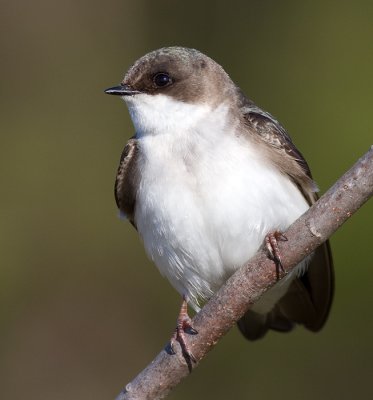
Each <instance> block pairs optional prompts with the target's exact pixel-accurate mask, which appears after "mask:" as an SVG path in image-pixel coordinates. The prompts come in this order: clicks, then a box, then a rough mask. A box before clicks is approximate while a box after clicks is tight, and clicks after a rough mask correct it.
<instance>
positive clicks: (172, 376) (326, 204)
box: [117, 146, 373, 400]
mask: <svg viewBox="0 0 373 400" xmlns="http://www.w3.org/2000/svg"><path fill="white" fill-rule="evenodd" d="M372 193H373V146H372V147H371V149H370V150H369V151H368V152H367V153H366V154H365V155H364V156H363V157H362V158H361V159H360V160H359V161H358V162H357V163H356V164H355V165H354V166H353V167H352V168H351V169H350V170H349V171H347V172H346V173H345V174H344V175H343V176H342V177H341V178H340V179H339V180H338V181H337V182H336V183H335V184H334V185H333V186H332V187H331V188H330V189H329V190H328V191H327V192H326V193H325V194H324V195H323V196H322V197H321V198H320V199H319V200H318V201H317V203H315V204H314V205H313V206H312V207H311V208H310V209H309V210H308V211H307V212H306V213H305V214H303V215H302V216H301V217H300V218H299V219H298V220H297V221H295V222H294V223H293V224H292V225H291V226H290V227H289V228H288V230H287V231H286V232H284V233H285V235H286V237H287V238H288V241H286V242H283V241H280V242H279V248H280V251H281V254H282V263H283V266H284V269H285V273H286V274H287V273H289V272H290V271H291V270H292V269H293V268H294V267H295V266H296V265H297V264H298V263H299V262H300V261H301V260H303V259H304V258H305V257H306V256H307V255H309V254H310V253H312V252H313V251H314V250H315V249H316V248H317V247H318V246H319V245H320V244H321V243H323V242H325V241H326V240H327V239H328V238H329V237H330V236H331V235H332V234H333V233H334V232H335V231H336V230H337V229H338V228H339V227H340V226H341V225H342V224H343V223H344V222H345V221H347V219H349V218H350V217H351V215H353V214H354V213H355V212H356V211H357V210H358V209H359V208H360V207H361V206H362V205H363V204H364V203H365V202H366V201H367V200H368V199H369V198H370V197H371V196H372ZM281 275H282V276H281V278H283V275H284V274H281ZM277 281H278V276H277V274H276V268H274V264H273V261H271V260H270V259H269V258H268V255H267V251H266V250H264V249H261V250H259V251H258V253H257V254H256V255H255V256H254V257H253V258H252V259H251V260H249V261H248V262H247V263H246V264H245V265H244V266H243V267H242V268H240V269H239V270H238V271H237V272H236V273H235V274H233V275H232V276H231V277H230V278H229V279H228V281H227V282H226V283H225V284H224V285H223V286H222V287H221V289H220V290H219V291H218V292H217V293H216V294H215V295H214V296H213V297H212V298H211V300H210V301H209V302H208V303H207V304H206V305H205V307H204V308H203V309H202V310H201V311H200V312H199V313H198V314H197V315H196V316H195V317H194V318H193V327H194V328H195V329H196V330H197V331H198V334H197V335H190V336H189V337H188V339H189V343H190V346H191V349H192V353H193V355H194V356H195V358H196V363H193V364H189V368H190V367H192V368H193V369H194V368H196V367H197V366H198V364H199V362H200V360H201V359H202V358H203V357H204V356H205V355H206V353H207V352H208V351H210V350H211V348H212V347H213V346H214V345H215V344H216V343H217V342H218V341H219V339H220V338H221V337H222V336H223V335H225V334H226V333H227V332H228V330H229V329H230V328H231V327H232V325H234V324H235V322H236V321H238V320H239V319H240V318H241V317H242V316H243V314H244V313H245V312H246V311H247V310H248V309H249V308H250V306H251V305H252V304H254V303H255V302H256V301H258V299H259V297H260V296H261V295H262V294H263V293H264V292H266V291H267V290H268V289H269V288H270V287H272V286H273V285H274V284H275V283H276V282H277ZM175 350H176V354H175V355H171V354H169V352H167V350H166V349H164V350H162V351H161V352H160V353H159V354H158V356H157V357H156V358H155V359H154V360H153V361H152V362H151V363H150V364H149V365H148V366H147V367H146V368H145V369H144V370H143V371H142V372H140V373H139V375H137V377H135V378H134V379H133V380H132V382H130V383H128V384H127V386H126V387H125V389H124V390H123V391H122V392H121V393H120V394H119V396H118V397H117V400H135V399H136V400H140V399H141V400H144V399H152V400H155V399H161V398H164V397H165V396H166V395H167V394H168V393H169V392H170V391H171V389H172V388H174V387H175V386H176V385H177V384H178V383H179V382H180V381H181V380H182V379H183V378H185V377H186V376H188V375H189V369H188V364H187V363H186V361H185V358H184V357H183V355H182V352H181V350H180V349H179V348H178V349H175Z"/></svg>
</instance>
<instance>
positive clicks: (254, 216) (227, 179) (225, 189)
mask: <svg viewBox="0 0 373 400" xmlns="http://www.w3.org/2000/svg"><path fill="white" fill-rule="evenodd" d="M153 97H154V96H153ZM152 101H153V100H152ZM161 101H162V102H163V103H164V102H165V101H166V102H168V103H169V104H167V108H166V109H167V110H168V112H169V113H171V114H172V113H173V111H174V114H172V115H173V116H174V117H172V116H171V117H170V118H164V119H162V118H159V117H158V122H157V119H156V118H154V117H152V116H151V115H149V114H148V115H144V113H143V112H142V108H143V102H140V105H139V104H138V103H134V102H132V103H131V104H130V112H131V116H132V118H133V120H134V123H135V127H136V128H137V137H138V139H139V146H140V165H141V166H142V167H141V168H142V169H141V183H140V188H139V191H138V195H137V203H136V213H135V222H136V225H137V228H138V231H139V233H140V235H141V237H142V239H143V242H144V246H145V249H146V251H147V253H148V255H149V256H150V258H151V259H152V260H153V261H154V262H155V264H156V265H157V267H158V268H159V269H160V271H161V272H162V274H164V275H165V276H167V278H168V279H169V280H170V282H171V284H172V285H173V286H174V287H175V288H176V289H177V290H178V291H179V292H180V293H181V294H183V295H187V296H188V298H189V300H190V302H191V304H192V306H193V307H194V308H196V309H198V301H199V300H200V299H207V298H209V297H210V296H211V295H212V293H213V292H215V291H216V290H217V289H218V288H219V287H220V286H221V284H222V283H223V282H224V281H225V280H226V279H227V278H228V277H229V275H231V274H232V272H234V271H235V270H236V269H237V268H238V267H240V266H241V265H242V264H243V263H244V262H246V261H247V260H248V259H249V258H250V257H252V256H253V255H254V253H255V252H256V251H257V250H258V248H259V247H260V246H261V245H262V243H263V239H264V237H265V235H266V234H267V233H268V232H271V231H274V230H276V229H279V230H284V229H285V228H286V227H288V226H289V225H290V224H291V223H292V222H293V221H294V220H295V219H297V218H298V217H299V216H300V215H301V214H302V213H303V212H304V211H305V210H306V209H307V208H308V205H307V203H306V201H305V200H304V198H303V196H302V195H301V193H300V192H299V190H298V189H297V188H296V186H295V185H294V184H293V183H292V182H291V181H290V180H289V179H288V178H287V177H286V176H284V175H282V174H280V173H279V172H278V171H277V170H276V169H275V168H274V167H273V166H272V165H270V164H269V163H267V162H266V160H265V159H264V157H262V155H261V154H258V152H257V151H256V149H255V148H254V146H253V145H252V144H251V143H250V142H249V141H248V140H247V139H245V138H239V137H238V136H237V135H235V133H236V132H235V130H236V129H237V125H235V124H233V125H232V122H231V121H229V119H228V118H227V117H228V115H227V112H228V109H227V107H225V106H224V105H223V106H220V107H218V108H216V109H215V110H212V109H211V108H208V107H207V106H204V107H197V108H196V106H193V105H188V104H185V103H180V102H172V100H171V99H168V98H167V99H166V100H165V99H164V98H162V99H161ZM153 102H154V101H153ZM163 105H164V104H163ZM163 105H162V107H163ZM153 106H154V104H153ZM131 108H132V110H131ZM162 109H163V108H162ZM145 114H146V113H145ZM175 115H176V116H175ZM164 121H167V123H164ZM228 124H230V125H228ZM139 128H140V129H139ZM282 286H283V287H284V285H282ZM286 286H287V284H286ZM285 289H286V288H285ZM285 289H284V288H282V289H280V287H279V288H278V289H277V291H280V292H281V293H282V292H283V291H284V290H285ZM273 290H274V289H272V291H273ZM282 294H283V293H282ZM276 296H277V297H279V296H280V294H278V295H276ZM276 296H275V297H276ZM272 297H273V296H272ZM272 305H273V300H268V298H267V300H266V299H265V298H264V299H263V302H262V305H260V304H259V306H258V307H259V308H258V309H259V310H260V311H263V312H265V311H268V310H267V309H270V308H271V307H272Z"/></svg>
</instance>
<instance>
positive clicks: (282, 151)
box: [241, 100, 317, 205]
mask: <svg viewBox="0 0 373 400" xmlns="http://www.w3.org/2000/svg"><path fill="white" fill-rule="evenodd" d="M241 110H242V114H243V117H244V121H245V125H246V127H247V130H246V132H247V133H248V134H249V135H250V136H251V137H252V139H254V140H256V141H257V142H259V143H260V144H262V146H263V147H264V149H266V150H267V151H268V152H270V156H269V158H270V159H271V161H272V162H273V163H274V164H275V165H276V167H278V168H279V169H280V170H281V172H282V173H284V174H286V175H288V176H289V177H290V178H291V179H292V180H293V181H294V183H295V184H296V185H297V186H298V188H299V190H300V191H301V192H302V194H303V196H304V197H305V198H306V200H307V202H308V203H309V204H310V205H311V204H313V203H314V202H315V201H316V199H317V197H316V195H315V193H316V191H317V186H316V184H315V183H314V181H313V179H312V175H311V171H310V168H309V166H308V164H307V162H306V160H305V159H304V157H303V156H302V154H301V152H300V151H299V150H298V149H297V148H296V147H295V145H294V143H293V142H292V140H291V138H290V136H289V135H288V133H287V132H286V130H285V129H284V128H283V127H282V125H281V124H280V123H279V122H278V121H277V120H276V119H275V118H274V117H273V116H272V115H271V114H269V113H267V112H266V111H263V110H262V109H261V108H259V107H258V106H256V105H255V104H253V103H252V102H250V101H249V100H248V101H247V103H246V104H245V105H244V106H243V107H242V108H241Z"/></svg>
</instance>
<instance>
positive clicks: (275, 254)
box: [265, 231, 288, 275]
mask: <svg viewBox="0 0 373 400" xmlns="http://www.w3.org/2000/svg"><path fill="white" fill-rule="evenodd" d="M280 240H281V241H283V242H286V241H287V240H288V238H287V237H286V236H285V235H284V234H283V233H282V232H280V231H275V232H271V233H268V234H267V235H266V237H265V244H266V248H267V250H268V252H269V255H270V257H271V258H272V260H273V261H274V262H275V264H276V266H277V267H280V268H281V271H282V272H285V270H284V266H283V265H282V261H281V253H280V249H279V248H278V242H279V241H280ZM277 275H279V274H278V271H277Z"/></svg>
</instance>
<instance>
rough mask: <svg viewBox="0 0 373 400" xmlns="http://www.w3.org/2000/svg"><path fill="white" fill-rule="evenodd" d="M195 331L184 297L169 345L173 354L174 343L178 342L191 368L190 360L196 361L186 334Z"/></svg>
mask: <svg viewBox="0 0 373 400" xmlns="http://www.w3.org/2000/svg"><path fill="white" fill-rule="evenodd" d="M197 333H198V332H197V331H196V330H195V329H194V328H193V326H192V320H191V318H190V317H189V315H188V305H187V301H186V299H185V297H184V298H183V302H182V304H181V308H180V313H179V316H178V318H177V325H176V329H175V332H174V334H173V335H172V337H171V340H170V347H171V352H172V354H175V344H176V342H179V343H180V347H181V350H182V352H183V355H184V357H185V359H186V362H187V364H188V366H189V369H191V363H190V361H193V362H196V358H195V357H194V355H193V353H192V351H191V349H190V346H189V343H188V339H187V336H186V334H189V335H196V334H197Z"/></svg>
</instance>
